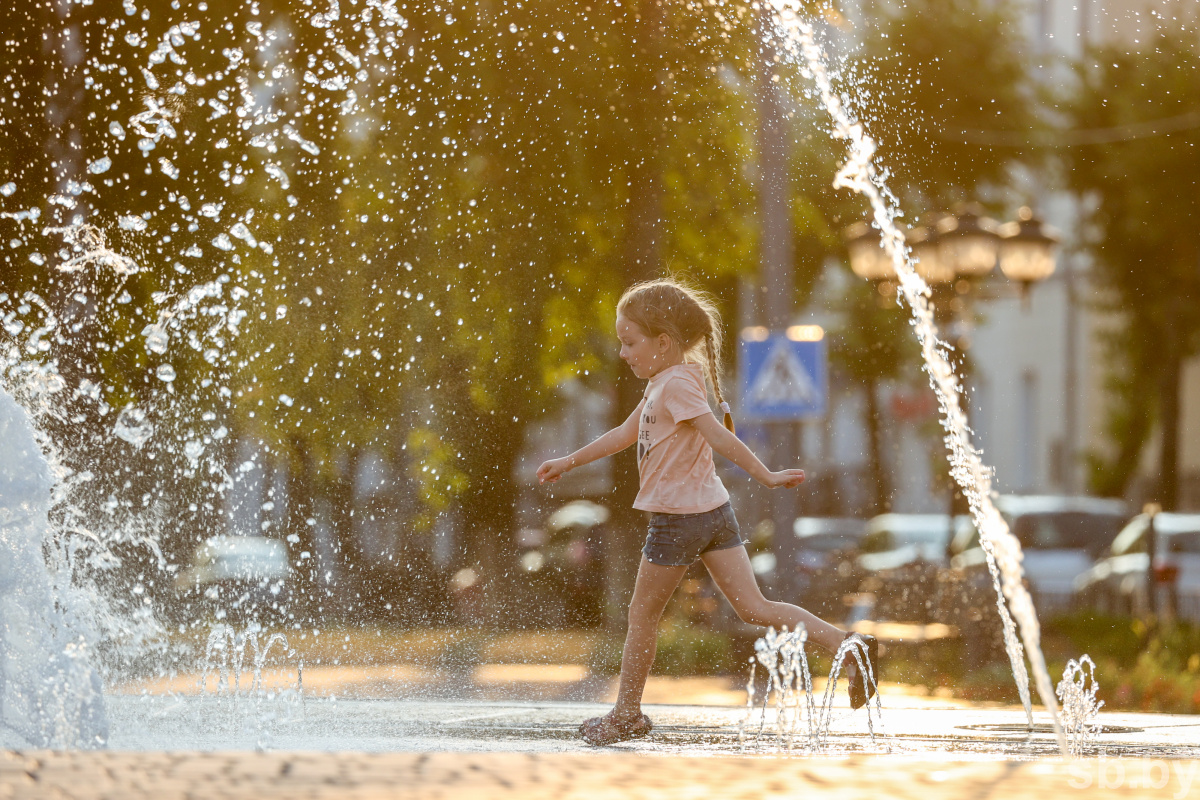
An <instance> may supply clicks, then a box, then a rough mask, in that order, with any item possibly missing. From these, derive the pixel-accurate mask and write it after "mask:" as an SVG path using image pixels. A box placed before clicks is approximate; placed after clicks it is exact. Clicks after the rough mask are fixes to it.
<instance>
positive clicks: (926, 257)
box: [843, 204, 1059, 294]
mask: <svg viewBox="0 0 1200 800" xmlns="http://www.w3.org/2000/svg"><path fill="white" fill-rule="evenodd" d="M1017 217H1018V218H1017V220H1015V221H1013V222H1008V223H1005V224H1004V225H998V224H997V223H996V222H995V221H994V220H992V219H989V218H988V217H986V216H984V215H983V213H982V211H981V210H980V209H979V207H978V206H976V205H974V204H971V205H968V206H965V207H964V208H963V209H961V210H960V211H959V212H958V213H957V214H946V215H944V216H942V217H941V218H939V219H938V220H937V222H936V223H935V224H933V225H932V226H930V227H928V228H924V227H922V228H915V229H913V230H912V231H909V233H908V236H907V237H906V238H907V240H908V244H909V246H911V247H912V250H913V257H914V259H915V261H916V264H915V266H916V269H917V274H919V275H920V276H921V277H922V278H924V279H925V282H926V283H929V284H931V285H937V284H954V286H955V288H956V289H957V290H958V292H959V293H960V294H965V293H966V291H969V290H970V284H969V283H968V284H967V285H966V286H965V287H964V286H961V285H960V284H959V280H960V279H966V280H967V281H968V282H972V281H983V280H986V279H989V278H991V277H993V276H995V273H996V266H997V264H999V267H1000V272H1001V273H1002V274H1003V275H1004V276H1005V277H1007V278H1008V279H1009V280H1011V281H1015V282H1017V283H1019V284H1020V285H1021V291H1022V294H1024V293H1025V292H1026V291H1027V290H1028V288H1029V286H1031V285H1032V284H1034V283H1038V282H1040V281H1044V280H1046V279H1047V278H1049V277H1050V276H1051V275H1052V274H1054V269H1055V266H1056V264H1057V253H1056V251H1057V245H1058V240H1059V236H1058V234H1057V232H1056V231H1055V230H1054V229H1053V228H1051V227H1050V226H1049V225H1047V224H1045V223H1044V222H1042V221H1041V220H1040V219H1038V218H1037V217H1036V216H1034V214H1033V212H1032V211H1031V210H1030V209H1029V208H1028V207H1025V208H1022V209H1021V210H1020V211H1019V212H1018V215H1017ZM843 235H844V236H845V238H846V245H847V248H848V250H849V253H850V269H852V270H853V271H854V274H855V275H858V276H859V277H860V278H864V279H866V280H869V281H873V282H879V281H886V280H894V279H895V277H896V273H895V270H894V269H893V266H892V260H891V258H890V257H889V256H888V254H887V253H886V252H885V251H884V250H883V248H881V247H880V245H879V235H878V234H877V233H875V232H874V231H873V230H872V229H871V227H870V226H868V225H867V224H866V223H865V222H856V223H854V224H853V225H851V226H849V227H848V228H846V230H845V232H844V234H843ZM964 290H965V291H964Z"/></svg>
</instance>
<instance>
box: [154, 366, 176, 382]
mask: <svg viewBox="0 0 1200 800" xmlns="http://www.w3.org/2000/svg"><path fill="white" fill-rule="evenodd" d="M155 374H156V375H157V376H158V379H159V380H160V381H163V382H164V383H170V382H171V381H173V380H175V368H174V367H172V366H171V365H170V364H159V365H158V369H157V370H156V371H155Z"/></svg>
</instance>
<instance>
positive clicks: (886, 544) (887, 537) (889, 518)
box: [858, 514, 966, 572]
mask: <svg viewBox="0 0 1200 800" xmlns="http://www.w3.org/2000/svg"><path fill="white" fill-rule="evenodd" d="M965 520H966V518H965V517H956V518H955V519H954V521H953V523H952V522H951V521H950V517H949V516H947V515H946V514H880V515H879V516H877V517H874V518H873V519H871V521H870V522H868V523H867V534H866V536H865V537H864V538H863V541H862V546H861V547H860V550H861V551H862V555H860V556H859V557H858V563H859V565H860V566H861V567H862V568H863V569H864V570H866V571H867V572H879V571H881V570H886V569H896V568H897V567H902V566H904V565H906V564H911V563H913V562H915V561H925V562H929V563H931V564H938V565H944V564H945V563H946V545H947V544H949V542H950V540H951V538H952V536H953V534H954V533H955V532H957V530H958V529H959V528H960V527H961V526H962V525H963V524H964V521H965Z"/></svg>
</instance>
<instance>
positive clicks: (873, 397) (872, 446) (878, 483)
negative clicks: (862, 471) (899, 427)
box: [865, 378, 892, 514]
mask: <svg viewBox="0 0 1200 800" xmlns="http://www.w3.org/2000/svg"><path fill="white" fill-rule="evenodd" d="M865 394H866V398H867V414H866V417H867V464H868V468H869V469H870V471H871V489H872V492H873V498H872V504H871V507H872V511H871V513H872V514H883V513H885V512H886V511H887V510H888V508H889V507H890V506H891V504H892V486H891V480H890V476H889V475H888V471H887V467H886V466H885V465H884V463H883V445H882V442H881V441H880V440H881V438H882V437H881V431H880V430H879V381H877V380H875V379H873V378H872V379H870V380H868V381H867V385H866V390H865Z"/></svg>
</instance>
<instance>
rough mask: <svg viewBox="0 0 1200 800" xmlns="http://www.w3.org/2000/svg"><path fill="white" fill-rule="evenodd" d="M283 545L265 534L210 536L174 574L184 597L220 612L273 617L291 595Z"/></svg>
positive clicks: (227, 615) (231, 615)
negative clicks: (182, 567)
mask: <svg viewBox="0 0 1200 800" xmlns="http://www.w3.org/2000/svg"><path fill="white" fill-rule="evenodd" d="M292 575H293V573H292V568H291V565H290V564H289V563H288V551H287V546H286V545H285V544H284V543H283V542H281V541H279V540H278V539H268V538H266V537H264V536H214V537H213V538H211V539H209V540H208V541H206V542H205V543H204V544H202V545H201V546H200V547H199V548H197V549H196V553H195V555H194V556H193V557H192V563H191V565H190V566H188V567H187V568H186V569H184V570H182V571H181V572H180V573H179V575H178V576H176V578H175V590H176V592H178V593H179V594H180V595H182V596H183V597H184V598H185V599H186V600H188V601H190V602H194V603H198V604H199V605H200V606H201V607H203V608H205V609H206V610H209V611H211V612H212V613H214V614H216V615H217V616H218V617H219V618H233V619H238V620H244V619H252V618H253V619H272V618H275V619H278V618H281V617H285V616H286V615H287V613H288V609H289V607H290V604H291V599H292V591H291V589H292Z"/></svg>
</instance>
